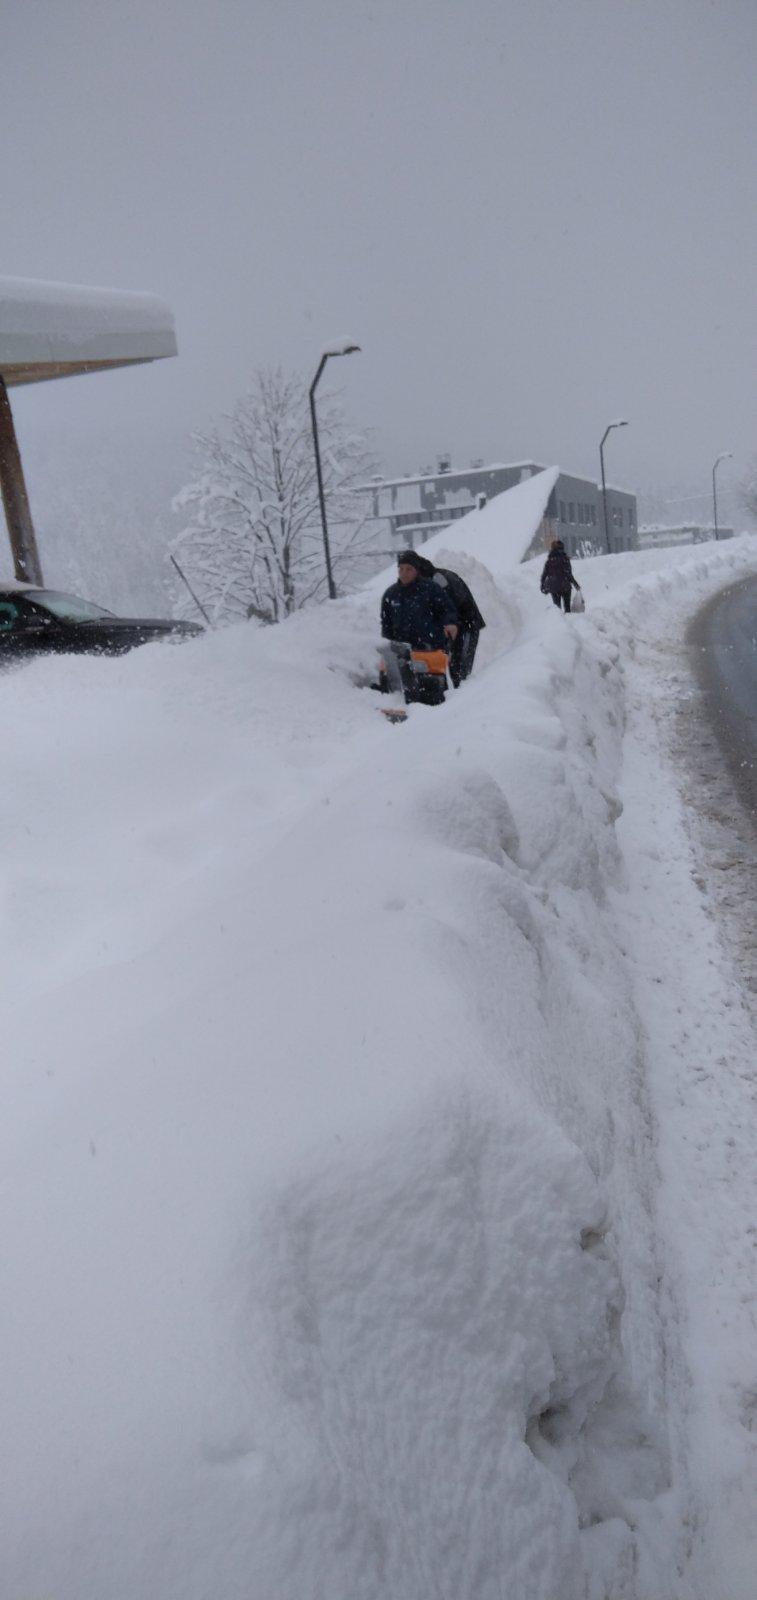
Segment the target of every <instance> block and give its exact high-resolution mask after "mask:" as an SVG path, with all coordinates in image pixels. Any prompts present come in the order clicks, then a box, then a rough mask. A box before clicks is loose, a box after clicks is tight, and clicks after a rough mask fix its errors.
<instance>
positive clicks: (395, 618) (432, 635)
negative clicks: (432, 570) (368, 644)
mask: <svg viewBox="0 0 757 1600" xmlns="http://www.w3.org/2000/svg"><path fill="white" fill-rule="evenodd" d="M421 560H422V557H421V556H417V555H416V553H415V551H414V550H403V551H401V553H400V554H399V555H398V557H397V582H396V583H393V584H391V586H390V588H388V589H387V590H386V591H385V593H384V595H383V598H382V601H381V632H382V635H383V637H384V638H385V639H395V640H398V641H401V642H402V643H403V644H409V645H410V646H411V647H412V649H413V650H445V651H447V652H449V649H450V644H451V641H452V640H454V638H455V636H456V634H457V610H456V608H455V606H454V604H453V602H452V600H451V599H450V597H449V595H448V594H447V593H446V591H445V590H444V589H441V588H439V587H438V586H437V584H435V583H431V582H430V581H429V579H428V578H424V577H422V576H421V568H420V562H421Z"/></svg>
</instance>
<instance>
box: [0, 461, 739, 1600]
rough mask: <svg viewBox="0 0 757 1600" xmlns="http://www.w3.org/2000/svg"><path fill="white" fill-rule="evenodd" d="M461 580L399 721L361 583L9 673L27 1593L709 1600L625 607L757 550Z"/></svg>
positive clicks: (12, 1342)
mask: <svg viewBox="0 0 757 1600" xmlns="http://www.w3.org/2000/svg"><path fill="white" fill-rule="evenodd" d="M532 482H533V480H532ZM526 488H528V489H531V488H532V485H526V486H524V490H525V489H526ZM518 492H519V491H515V493H518ZM490 512H491V513H492V518H493V511H492V508H489V507H487V508H485V510H484V511H483V512H480V513H477V514H476V516H477V518H478V519H481V518H483V519H484V522H486V520H487V515H488V513H490ZM540 514H541V513H539V515H540ZM492 518H490V520H492ZM469 520H470V519H466V521H469ZM537 520H538V518H537ZM478 525H479V527H480V526H481V523H480V521H479V524H478ZM440 537H441V536H440ZM445 538H446V539H447V542H448V548H449V549H450V551H453V550H454V545H453V543H452V542H451V530H445ZM520 554H522V550H521V551H520ZM437 556H438V558H439V559H441V556H440V555H439V553H437ZM517 559H519V557H518V558H517ZM455 560H456V564H457V565H458V567H459V570H460V571H461V572H463V574H464V575H465V576H466V577H469V579H470V581H472V582H473V583H474V587H475V588H476V592H477V597H478V599H479V602H480V603H481V605H482V608H483V610H484V612H485V614H486V617H487V622H488V624H489V625H488V627H487V630H486V632H485V633H484V635H483V636H482V645H481V652H480V666H478V667H477V673H476V676H475V677H474V678H473V679H472V680H471V681H470V682H469V683H468V684H467V685H466V686H465V687H464V688H463V690H461V691H460V692H459V694H457V695H455V696H454V697H452V698H450V700H449V701H448V703H447V704H446V705H445V706H444V707H443V708H441V709H439V710H436V711H429V710H427V709H426V708H423V707H416V708H413V709H412V714H411V716H410V718H409V720H408V722H407V724H405V725H404V726H403V727H400V728H389V727H387V726H385V724H384V721H383V719H382V718H381V717H379V716H378V715H377V698H376V696H375V694H374V693H373V692H372V691H371V690H370V689H369V688H368V687H365V686H363V687H360V685H361V684H362V685H366V684H367V682H368V681H369V680H370V675H371V668H372V656H371V641H372V640H374V639H375V635H376V615H375V597H374V596H373V594H372V593H370V592H369V593H368V595H367V596H366V597H365V598H364V599H363V600H362V601H361V600H357V601H356V600H354V599H353V600H352V601H344V602H338V603H336V604H334V605H329V606H324V607H323V608H321V609H319V610H318V611H317V612H313V613H309V614H300V615H299V616H297V617H296V618H294V619H292V620H291V621H290V622H289V623H288V624H287V625H286V626H284V627H281V628H279V629H276V630H257V629H254V628H250V627H244V626H243V627H240V628H235V629H232V630H229V631H228V632H226V633H225V634H220V635H215V636H209V637H206V638H205V639H202V640H198V641H196V642H192V643H189V644H187V645H183V646H180V647H174V646H170V645H167V646H152V647H147V648H145V649H143V650H141V651H138V652H135V653H134V654H133V655H131V656H128V657H125V658H123V659H121V660H116V661H96V660H85V659H79V660H77V659H74V658H72V659H71V660H69V661H52V660H51V661H42V660H41V661H39V662H37V663H35V664H33V665H31V666H28V667H26V668H24V669H23V671H16V672H13V673H6V674H4V675H3V677H2V679H0V694H2V696H3V714H4V718H5V726H6V735H7V736H6V760H7V762H8V763H9V765H10V768H11V770H10V772H9V774H8V778H9V782H8V785H7V789H6V794H7V796H10V795H12V796H13V800H12V802H11V801H9V800H8V799H6V802H5V807H4V815H3V831H4V842H5V849H4V852H3V860H4V867H3V874H4V893H5V900H6V907H7V916H6V939H5V948H4V951H3V960H4V971H5V973H6V987H5V998H4V1005H3V1028H4V1035H5V1040H6V1051H5V1065H4V1090H5V1101H6V1116H5V1118H4V1125H3V1133H2V1138H3V1141H4V1151H3V1156H4V1162H3V1165H4V1175H5V1204H4V1207H3V1216H2V1229H3V1244H2V1249H3V1259H4V1263H5V1293H4V1312H3V1327H2V1355H3V1370H4V1372H5V1373H6V1378H8V1377H9V1376H10V1377H12V1384H8V1385H7V1387H6V1395H5V1402H4V1415H3V1427H2V1440H3V1446H2V1448H3V1451H4V1454H5V1471H4V1474H3V1478H4V1483H5V1488H4V1494H3V1500H4V1508H3V1516H4V1529H3V1549H4V1562H5V1573H6V1576H5V1585H6V1590H5V1592H6V1593H8V1595H9V1596H10V1595H17V1594H18V1595H20V1594H31V1593H37V1592H39V1593H42V1592H50V1593H54V1594H55V1595H56V1600H122V1597H125V1596H127V1595H128V1596H135V1595H147V1594H154V1595H156V1596H158V1595H159V1596H160V1597H161V1600H210V1597H213V1600H221V1597H223V1600H231V1597H233V1596H240V1597H241V1596H245V1600H274V1597H275V1600H326V1597H328V1600H362V1597H364V1600H369V1597H370V1600H378V1597H382V1600H383V1597H385V1600H390V1597H391V1600H427V1597H429V1596H430V1595H437V1594H438V1595H440V1596H441V1595H445V1596H449V1597H450V1600H452V1597H454V1600H463V1597H465V1600H501V1597H502V1595H504V1594H507V1595H508V1596H512V1597H513V1600H557V1597H558V1596H559V1600H579V1597H582V1596H588V1597H590V1600H600V1597H602V1596H605V1595H612V1596H613V1597H625V1596H627V1597H629V1600H660V1596H661V1595H662V1594H664V1595H665V1596H666V1597H671V1600H672V1597H681V1600H683V1597H685V1596H693V1595H695V1594H698V1593H699V1592H700V1591H698V1590H697V1589H696V1587H693V1586H692V1585H693V1583H694V1578H693V1577H692V1574H694V1576H695V1575H696V1572H697V1571H701V1570H703V1569H702V1568H701V1563H700V1567H699V1568H697V1565H696V1563H697V1560H699V1556H698V1554H697V1552H698V1546H697V1542H696V1540H697V1535H696V1532H695V1527H694V1525H695V1521H696V1516H697V1511H698V1501H697V1494H698V1489H697V1486H696V1484H694V1485H692V1484H691V1483H690V1482H689V1475H688V1470H687V1467H686V1460H685V1449H684V1443H682V1439H681V1436H680V1433H679V1430H678V1429H677V1427H676V1426H675V1425H674V1426H673V1427H672V1428H671V1427H670V1426H669V1425H668V1419H667V1418H666V1404H667V1403H668V1402H669V1398H670V1375H669V1367H670V1364H671V1362H673V1363H675V1362H676V1361H678V1368H677V1370H678V1371H683V1365H682V1361H683V1358H682V1357H681V1354H680V1350H679V1349H678V1347H675V1348H674V1347H673V1346H672V1345H671V1337H672V1336H670V1335H669V1330H667V1329H666V1326H665V1308H664V1306H663V1305H662V1304H661V1301H660V1295H659V1280H660V1275H661V1271H662V1262H661V1255H660V1241H659V1237H658V1231H657V1220H656V1217H655V1211H654V1203H655V1202H654V1196H655V1166H654V1154H653V1149H652V1140H653V1112H652V1109H651V1106H650V1090H649V1085H648V1082H647V1079H646V1076H645V1071H644V1052H645V1040H644V1029H643V1027H642V1024H641V1022H640V1018H639V1014H638V1010H637V1007H636V1004H635V996H634V983H633V973H632V970H631V966H630V964H629V960H628V959H626V953H625V952H624V949H623V946H622V938H623V932H622V925H621V920H620V919H619V916H618V911H617V906H618V903H619V902H620V901H622V899H623V896H624V894H625V893H626V882H627V878H626V864H625V862H624V858H623V855H622V852H621V848H620V845H619V840H618V829H617V822H618V818H619V815H620V812H621V802H620V798H619V779H620V773H621V758H622V746H623V727H624V717H625V712H626V699H627V686H626V670H627V667H628V665H629V661H630V655H629V649H630V646H629V642H628V641H629V635H630V630H629V627H628V623H627V608H628V607H629V605H632V604H633V595H634V593H636V594H637V596H638V593H639V592H640V590H639V584H641V588H642V590H643V593H644V595H645V606H646V618H647V625H648V626H652V620H651V619H653V617H654V615H655V614H657V615H659V617H660V619H661V622H660V626H662V625H663V622H662V619H663V618H664V614H665V611H666V608H667V607H669V604H670V599H669V593H668V590H669V586H670V585H671V584H675V585H676V586H677V587H678V588H679V589H682V590H686V591H687V594H688V596H689V600H688V603H689V604H690V605H691V607H692V608H693V605H694V604H695V601H696V597H697V595H700V594H704V593H706V592H709V590H711V589H714V588H715V587H717V585H718V584H719V583H722V582H724V581H726V578H727V576H728V575H730V574H736V573H737V572H739V571H742V570H748V569H754V567H755V566H757V560H756V559H755V551H754V546H753V545H752V544H750V543H749V542H748V541H735V542H734V543H733V544H731V545H729V547H728V549H727V550H726V551H718V552H710V551H707V552H704V553H703V552H702V551H701V550H698V549H697V550H691V551H686V552H681V551H676V552H668V551H666V552H656V553H655V554H654V555H651V554H650V555H647V556H627V557H615V558H607V559H602V560H597V561H595V562H592V563H586V564H585V565H584V566H583V567H582V568H581V580H582V582H583V584H584V587H585V589H586V592H587V597H588V600H589V606H590V612H589V614H588V615H587V617H585V618H576V619H572V618H564V617H560V616H558V615H557V613H556V612H555V611H554V609H553V608H552V606H551V605H549V604H548V603H547V602H545V601H544V600H543V599H542V598H541V597H540V596H539V594H538V581H537V579H538V574H537V571H536V570H535V568H534V565H533V564H530V565H526V566H525V567H522V568H520V569H516V566H515V552H514V550H513V549H511V548H510V546H509V544H507V543H506V545H502V544H501V542H500V544H499V545H497V543H496V540H495V539H494V538H493V539H492V542H491V544H487V545H486V548H484V545H483V543H482V545H481V546H480V547H479V546H478V545H477V544H476V545H475V546H472V547H471V548H470V549H469V550H468V552H467V553H466V554H464V555H463V556H462V557H461V556H460V553H459V552H457V551H455ZM498 561H499V562H501V565H498ZM740 1549H741V1550H742V1551H743V1543H742V1544H741V1546H740ZM718 1553H719V1552H718ZM733 1570H735V1568H734V1569H733ZM687 1574H688V1575H687ZM726 1581H727V1579H726ZM726 1592H727V1593H728V1597H729V1600H736V1590H735V1588H733V1587H731V1589H730V1590H728V1591H726V1590H725V1589H723V1591H722V1600H725V1595H726ZM701 1593H702V1600H704V1591H702V1592H701ZM716 1594H717V1590H716V1589H715V1588H712V1589H711V1590H710V1591H709V1592H708V1593H707V1600H715V1595H716ZM746 1594H747V1590H746V1588H744V1590H743V1600H746ZM719 1600H720V1597H719ZM738 1600H742V1594H741V1593H739V1597H738Z"/></svg>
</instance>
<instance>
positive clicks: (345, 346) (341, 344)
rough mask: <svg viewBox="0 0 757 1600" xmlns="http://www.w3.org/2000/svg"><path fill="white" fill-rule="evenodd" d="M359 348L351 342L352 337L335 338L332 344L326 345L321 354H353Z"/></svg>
mask: <svg viewBox="0 0 757 1600" xmlns="http://www.w3.org/2000/svg"><path fill="white" fill-rule="evenodd" d="M359 349H360V345H359V344H355V343H353V341H352V339H335V340H334V342H333V344H330V345H327V346H326V349H325V350H323V351H322V354H323V355H324V356H354V355H355V354H356V352H357V351H359Z"/></svg>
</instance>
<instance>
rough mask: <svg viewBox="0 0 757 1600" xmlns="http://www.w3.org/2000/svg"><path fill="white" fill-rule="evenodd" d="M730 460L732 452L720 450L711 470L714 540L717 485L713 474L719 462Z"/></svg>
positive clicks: (716, 526) (716, 531)
mask: <svg viewBox="0 0 757 1600" xmlns="http://www.w3.org/2000/svg"><path fill="white" fill-rule="evenodd" d="M732 460H733V451H732V450H722V451H721V453H720V455H719V456H718V459H717V461H716V462H715V465H714V467H713V469H712V510H713V515H714V518H715V538H716V539H717V537H718V490H717V484H716V482H715V473H716V472H717V470H718V467H719V466H720V463H721V461H732Z"/></svg>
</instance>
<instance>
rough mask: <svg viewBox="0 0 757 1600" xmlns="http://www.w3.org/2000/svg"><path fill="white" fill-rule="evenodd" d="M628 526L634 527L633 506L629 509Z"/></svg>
mask: <svg viewBox="0 0 757 1600" xmlns="http://www.w3.org/2000/svg"><path fill="white" fill-rule="evenodd" d="M628 526H629V528H632V527H633V506H629V507H628Z"/></svg>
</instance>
